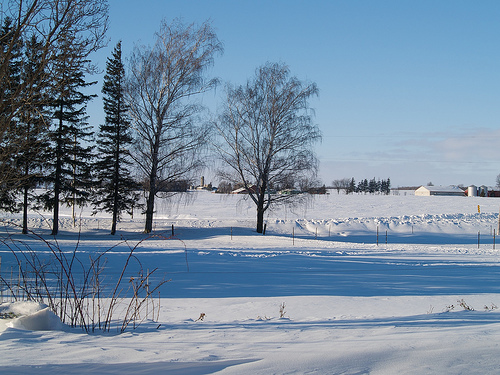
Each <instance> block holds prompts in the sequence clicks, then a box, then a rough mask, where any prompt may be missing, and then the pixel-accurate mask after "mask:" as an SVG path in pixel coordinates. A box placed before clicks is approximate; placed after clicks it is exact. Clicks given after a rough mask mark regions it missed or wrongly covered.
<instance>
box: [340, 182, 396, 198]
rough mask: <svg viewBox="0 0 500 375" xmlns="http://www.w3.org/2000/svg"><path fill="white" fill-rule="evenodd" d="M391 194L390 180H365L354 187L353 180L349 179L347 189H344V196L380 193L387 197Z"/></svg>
mask: <svg viewBox="0 0 500 375" xmlns="http://www.w3.org/2000/svg"><path fill="white" fill-rule="evenodd" d="M390 192H391V180H390V178H388V179H387V180H376V179H375V178H373V179H371V180H370V181H368V180H367V179H366V178H365V179H364V180H361V181H359V183H358V185H357V186H356V182H355V181H354V178H352V179H351V182H350V183H349V187H348V188H347V189H346V194H350V193H365V194H366V193H370V194H376V193H382V194H385V195H388V194H389V193H390Z"/></svg>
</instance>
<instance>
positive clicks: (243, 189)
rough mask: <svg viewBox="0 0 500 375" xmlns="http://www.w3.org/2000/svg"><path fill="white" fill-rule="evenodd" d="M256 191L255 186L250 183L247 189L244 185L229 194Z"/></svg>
mask: <svg viewBox="0 0 500 375" xmlns="http://www.w3.org/2000/svg"><path fill="white" fill-rule="evenodd" d="M256 191H257V186H255V185H252V186H250V187H249V188H248V189H247V188H246V187H244V186H243V187H240V188H239V189H236V190H233V191H232V192H231V194H249V193H250V192H252V193H255V192H256Z"/></svg>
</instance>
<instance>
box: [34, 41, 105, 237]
mask: <svg viewBox="0 0 500 375" xmlns="http://www.w3.org/2000/svg"><path fill="white" fill-rule="evenodd" d="M71 42H72V40H71V37H69V36H68V37H67V38H66V40H64V41H63V42H62V43H61V45H60V46H59V49H60V54H59V57H58V59H57V60H56V61H55V62H54V65H53V74H54V92H53V94H54V96H53V100H52V103H51V105H52V108H53V112H52V116H53V129H52V130H51V131H50V140H51V147H50V148H49V152H48V155H47V158H46V160H48V167H49V168H48V174H47V175H46V177H45V178H46V182H47V183H48V185H49V187H50V189H49V190H47V192H46V194H44V195H43V196H42V197H41V198H42V199H43V201H44V204H45V207H46V208H48V209H52V210H53V224H52V225H53V226H52V235H57V233H58V232H59V206H60V204H66V205H67V206H72V207H73V220H75V214H74V210H75V207H76V206H77V205H78V206H81V205H83V204H84V203H85V202H87V200H88V198H89V196H90V188H91V186H92V182H91V173H90V172H91V159H92V149H93V146H92V145H91V143H90V142H91V140H92V135H93V132H92V130H91V127H90V126H89V125H88V123H87V118H88V117H87V116H86V108H87V103H88V102H89V100H91V99H92V98H93V97H94V96H95V95H86V94H85V93H83V89H85V88H86V87H88V86H90V85H93V84H95V83H96V82H90V83H88V82H86V81H85V74H84V71H85V68H86V67H87V66H88V64H89V61H88V60H85V59H84V58H82V57H81V56H80V55H78V53H77V51H74V50H72V48H71Z"/></svg>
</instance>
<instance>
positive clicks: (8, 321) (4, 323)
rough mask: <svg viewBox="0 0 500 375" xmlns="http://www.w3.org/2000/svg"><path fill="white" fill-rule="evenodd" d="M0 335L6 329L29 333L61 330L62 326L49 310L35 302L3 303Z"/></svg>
mask: <svg viewBox="0 0 500 375" xmlns="http://www.w3.org/2000/svg"><path fill="white" fill-rule="evenodd" d="M0 316H1V317H2V318H1V319H0V333H1V332H2V331H4V330H5V329H6V328H17V329H24V330H29V331H57V330H62V328H63V324H62V323H61V321H60V319H59V317H58V316H56V315H55V314H54V313H53V312H52V311H50V310H49V308H48V307H47V306H46V305H44V304H41V303H36V302H5V303H2V304H0Z"/></svg>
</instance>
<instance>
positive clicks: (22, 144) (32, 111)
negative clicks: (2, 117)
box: [15, 36, 50, 234]
mask: <svg viewBox="0 0 500 375" xmlns="http://www.w3.org/2000/svg"><path fill="white" fill-rule="evenodd" d="M42 53H43V50H42V45H41V43H40V42H39V41H37V39H36V37H35V36H32V37H31V39H29V40H28V41H27V42H26V44H25V52H24V61H25V62H24V65H23V68H22V73H21V80H22V81H23V83H24V85H23V87H25V88H26V89H25V90H22V91H21V93H22V95H21V96H22V101H23V102H22V105H21V106H20V112H19V116H18V123H17V126H16V139H17V142H16V144H17V145H18V151H17V153H16V154H15V165H16V168H17V170H18V173H19V174H20V184H19V190H20V191H21V194H22V197H23V199H22V203H21V207H22V211H23V233H24V234H26V233H27V232H28V206H29V204H30V202H31V201H32V197H31V192H32V191H33V189H34V188H35V187H36V185H37V183H38V182H39V181H40V180H41V171H42V167H43V164H44V163H43V159H44V158H43V155H44V154H45V152H46V149H47V147H48V138H47V136H48V128H49V123H50V119H49V116H50V115H49V113H48V110H47V109H48V108H47V100H48V98H47V96H48V95H47V90H46V86H45V78H46V77H45V76H46V72H45V70H44V68H43V66H42V64H41V61H40V57H41V55H42Z"/></svg>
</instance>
